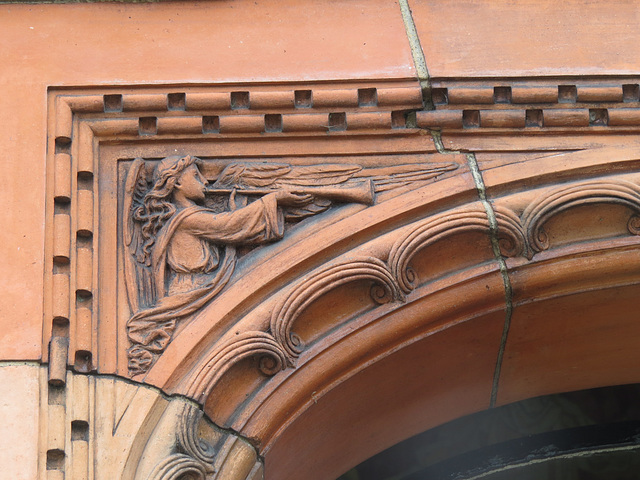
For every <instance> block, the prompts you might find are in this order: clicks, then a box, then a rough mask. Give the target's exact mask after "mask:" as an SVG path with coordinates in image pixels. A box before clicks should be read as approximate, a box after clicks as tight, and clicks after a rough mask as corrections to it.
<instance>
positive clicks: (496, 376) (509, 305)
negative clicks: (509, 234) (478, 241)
mask: <svg viewBox="0 0 640 480" xmlns="http://www.w3.org/2000/svg"><path fill="white" fill-rule="evenodd" d="M466 157H467V163H468V164H469V170H470V171H471V176H472V177H473V181H474V183H475V185H476V190H477V191H478V197H479V198H480V201H481V202H482V205H483V206H484V209H485V211H486V212H487V218H488V220H489V239H490V241H491V248H492V250H493V255H494V257H495V259H496V261H497V262H498V266H499V268H500V274H501V276H502V283H503V284H504V293H505V318H504V325H503V327H502V337H501V338H500V347H499V349H498V357H497V359H496V366H495V369H494V371H493V383H492V385H491V398H490V403H489V406H490V407H491V408H493V407H494V406H495V404H496V399H497V396H498V384H499V382H500V371H501V369H502V360H503V358H504V350H505V347H506V344H507V337H508V336H509V328H510V327H511V316H512V313H513V289H512V287H511V280H510V279H509V273H508V272H507V264H506V262H505V260H504V257H503V256H502V254H501V253H500V245H499V243H498V221H497V219H496V214H495V212H494V210H493V206H492V205H491V203H490V202H489V201H488V200H487V192H486V189H485V185H484V180H483V179H482V174H481V173H480V168H479V167H478V162H477V161H476V157H475V155H474V154H472V153H468V154H466Z"/></svg>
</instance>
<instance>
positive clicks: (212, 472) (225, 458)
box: [135, 399, 260, 480]
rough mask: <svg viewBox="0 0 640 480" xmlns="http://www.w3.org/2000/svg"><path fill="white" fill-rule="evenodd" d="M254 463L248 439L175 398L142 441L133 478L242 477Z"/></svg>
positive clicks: (207, 479)
mask: <svg viewBox="0 0 640 480" xmlns="http://www.w3.org/2000/svg"><path fill="white" fill-rule="evenodd" d="M239 460H241V461H239ZM256 462H257V464H256ZM254 464H256V465H257V466H258V467H260V465H259V464H260V462H259V461H258V459H257V455H256V452H255V450H254V449H253V447H251V446H250V445H249V444H248V443H247V442H245V441H244V440H242V439H240V438H239V437H237V436H236V435H233V434H230V433H228V432H223V431H222V430H220V429H219V428H217V427H215V426H214V425H213V424H212V423H210V422H209V421H207V420H206V419H205V418H204V414H203V412H202V411H201V410H200V409H199V408H198V407H197V406H196V405H194V404H192V403H189V402H186V401H185V400H182V399H174V400H173V401H172V402H170V403H169V404H168V406H167V408H166V410H165V411H164V413H163V415H162V416H161V418H160V420H159V421H158V423H157V424H156V426H155V430H154V431H153V433H152V434H151V435H150V437H149V441H148V443H147V444H146V445H145V449H144V452H143V454H142V461H141V462H140V463H139V464H138V466H137V471H136V474H135V478H136V480H137V479H140V480H143V479H144V480H147V479H149V480H214V479H216V478H237V479H238V480H244V479H245V478H247V476H248V475H249V473H250V472H249V471H250V470H252V468H253V466H254ZM221 475H222V477H221ZM225 475H229V477H225Z"/></svg>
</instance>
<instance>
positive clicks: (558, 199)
mask: <svg viewBox="0 0 640 480" xmlns="http://www.w3.org/2000/svg"><path fill="white" fill-rule="evenodd" d="M597 203H610V204H616V205H624V206H626V207H628V208H630V209H631V210H633V211H634V212H635V213H634V214H633V215H631V217H630V218H629V220H628V222H627V228H628V230H629V232H630V233H631V234H633V235H640V187H638V185H636V184H634V183H631V182H628V181H626V180H598V181H589V182H580V183H576V184H573V185H569V186H565V187H560V188H556V189H554V190H552V191H551V192H550V193H548V194H547V195H545V196H544V197H542V198H540V199H539V200H537V201H535V202H533V203H532V204H530V205H529V206H528V207H527V209H526V210H525V211H524V213H523V215H522V219H523V224H524V228H525V231H526V234H527V240H528V243H529V246H530V248H531V250H532V251H533V252H534V253H535V252H541V251H543V250H546V249H548V248H549V237H548V235H547V233H546V232H545V230H544V225H545V223H546V222H547V221H548V220H549V219H551V218H552V217H554V216H555V215H558V214H560V213H562V212H565V211H567V210H569V209H571V208H574V207H578V206H581V205H592V204H597Z"/></svg>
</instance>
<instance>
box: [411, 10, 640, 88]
mask: <svg viewBox="0 0 640 480" xmlns="http://www.w3.org/2000/svg"><path fill="white" fill-rule="evenodd" d="M409 4H410V5H411V8H412V10H413V17H414V19H415V23H416V27H417V30H418V34H419V36H420V42H421V45H422V48H423V50H424V53H425V57H426V61H427V66H428V68H429V73H430V75H431V76H432V77H436V78H439V77H450V78H453V77H490V76H504V77H513V76H539V75H567V74H570V75H626V74H630V75H633V74H635V73H637V71H638V60H637V57H636V56H635V55H633V53H632V52H633V45H634V44H635V43H636V42H637V38H638V32H637V28H636V27H635V26H636V24H637V22H638V15H639V14H640V11H639V9H638V4H637V3H636V2H634V1H632V0H617V1H614V2H591V1H583V0H571V1H568V2H562V3H558V2H554V1H552V0H542V1H538V0H527V1H524V2H511V1H507V0H500V1H497V2H496V1H456V0H442V1H438V2H430V1H427V0H410V1H409ZM434 19H438V21H437V22H434V21H433V20H434ZM577 39H581V41H577ZM582 39H583V40H584V41H582ZM587 39H590V40H587ZM525 52H526V53H525Z"/></svg>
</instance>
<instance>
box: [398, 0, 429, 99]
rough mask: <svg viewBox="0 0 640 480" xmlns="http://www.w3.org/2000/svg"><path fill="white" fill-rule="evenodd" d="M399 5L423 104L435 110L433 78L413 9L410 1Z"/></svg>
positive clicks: (400, 0) (400, 2)
mask: <svg viewBox="0 0 640 480" xmlns="http://www.w3.org/2000/svg"><path fill="white" fill-rule="evenodd" d="M398 4H399V5H400V12H401V14H402V21H403V22H404V28H405V31H406V33H407V38H408V39H409V48H410V49H411V56H412V57H413V63H414V65H415V67H416V74H417V76H418V81H419V82H420V89H421V90H422V103H423V105H424V108H425V109H426V110H433V101H432V100H431V78H430V77H429V70H428V68H427V61H426V59H425V56H424V51H423V50H422V46H421V45H420V38H419V37H418V31H417V30H416V24H415V23H414V21H413V15H412V14H411V8H410V7H409V2H408V0H399V2H398Z"/></svg>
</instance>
